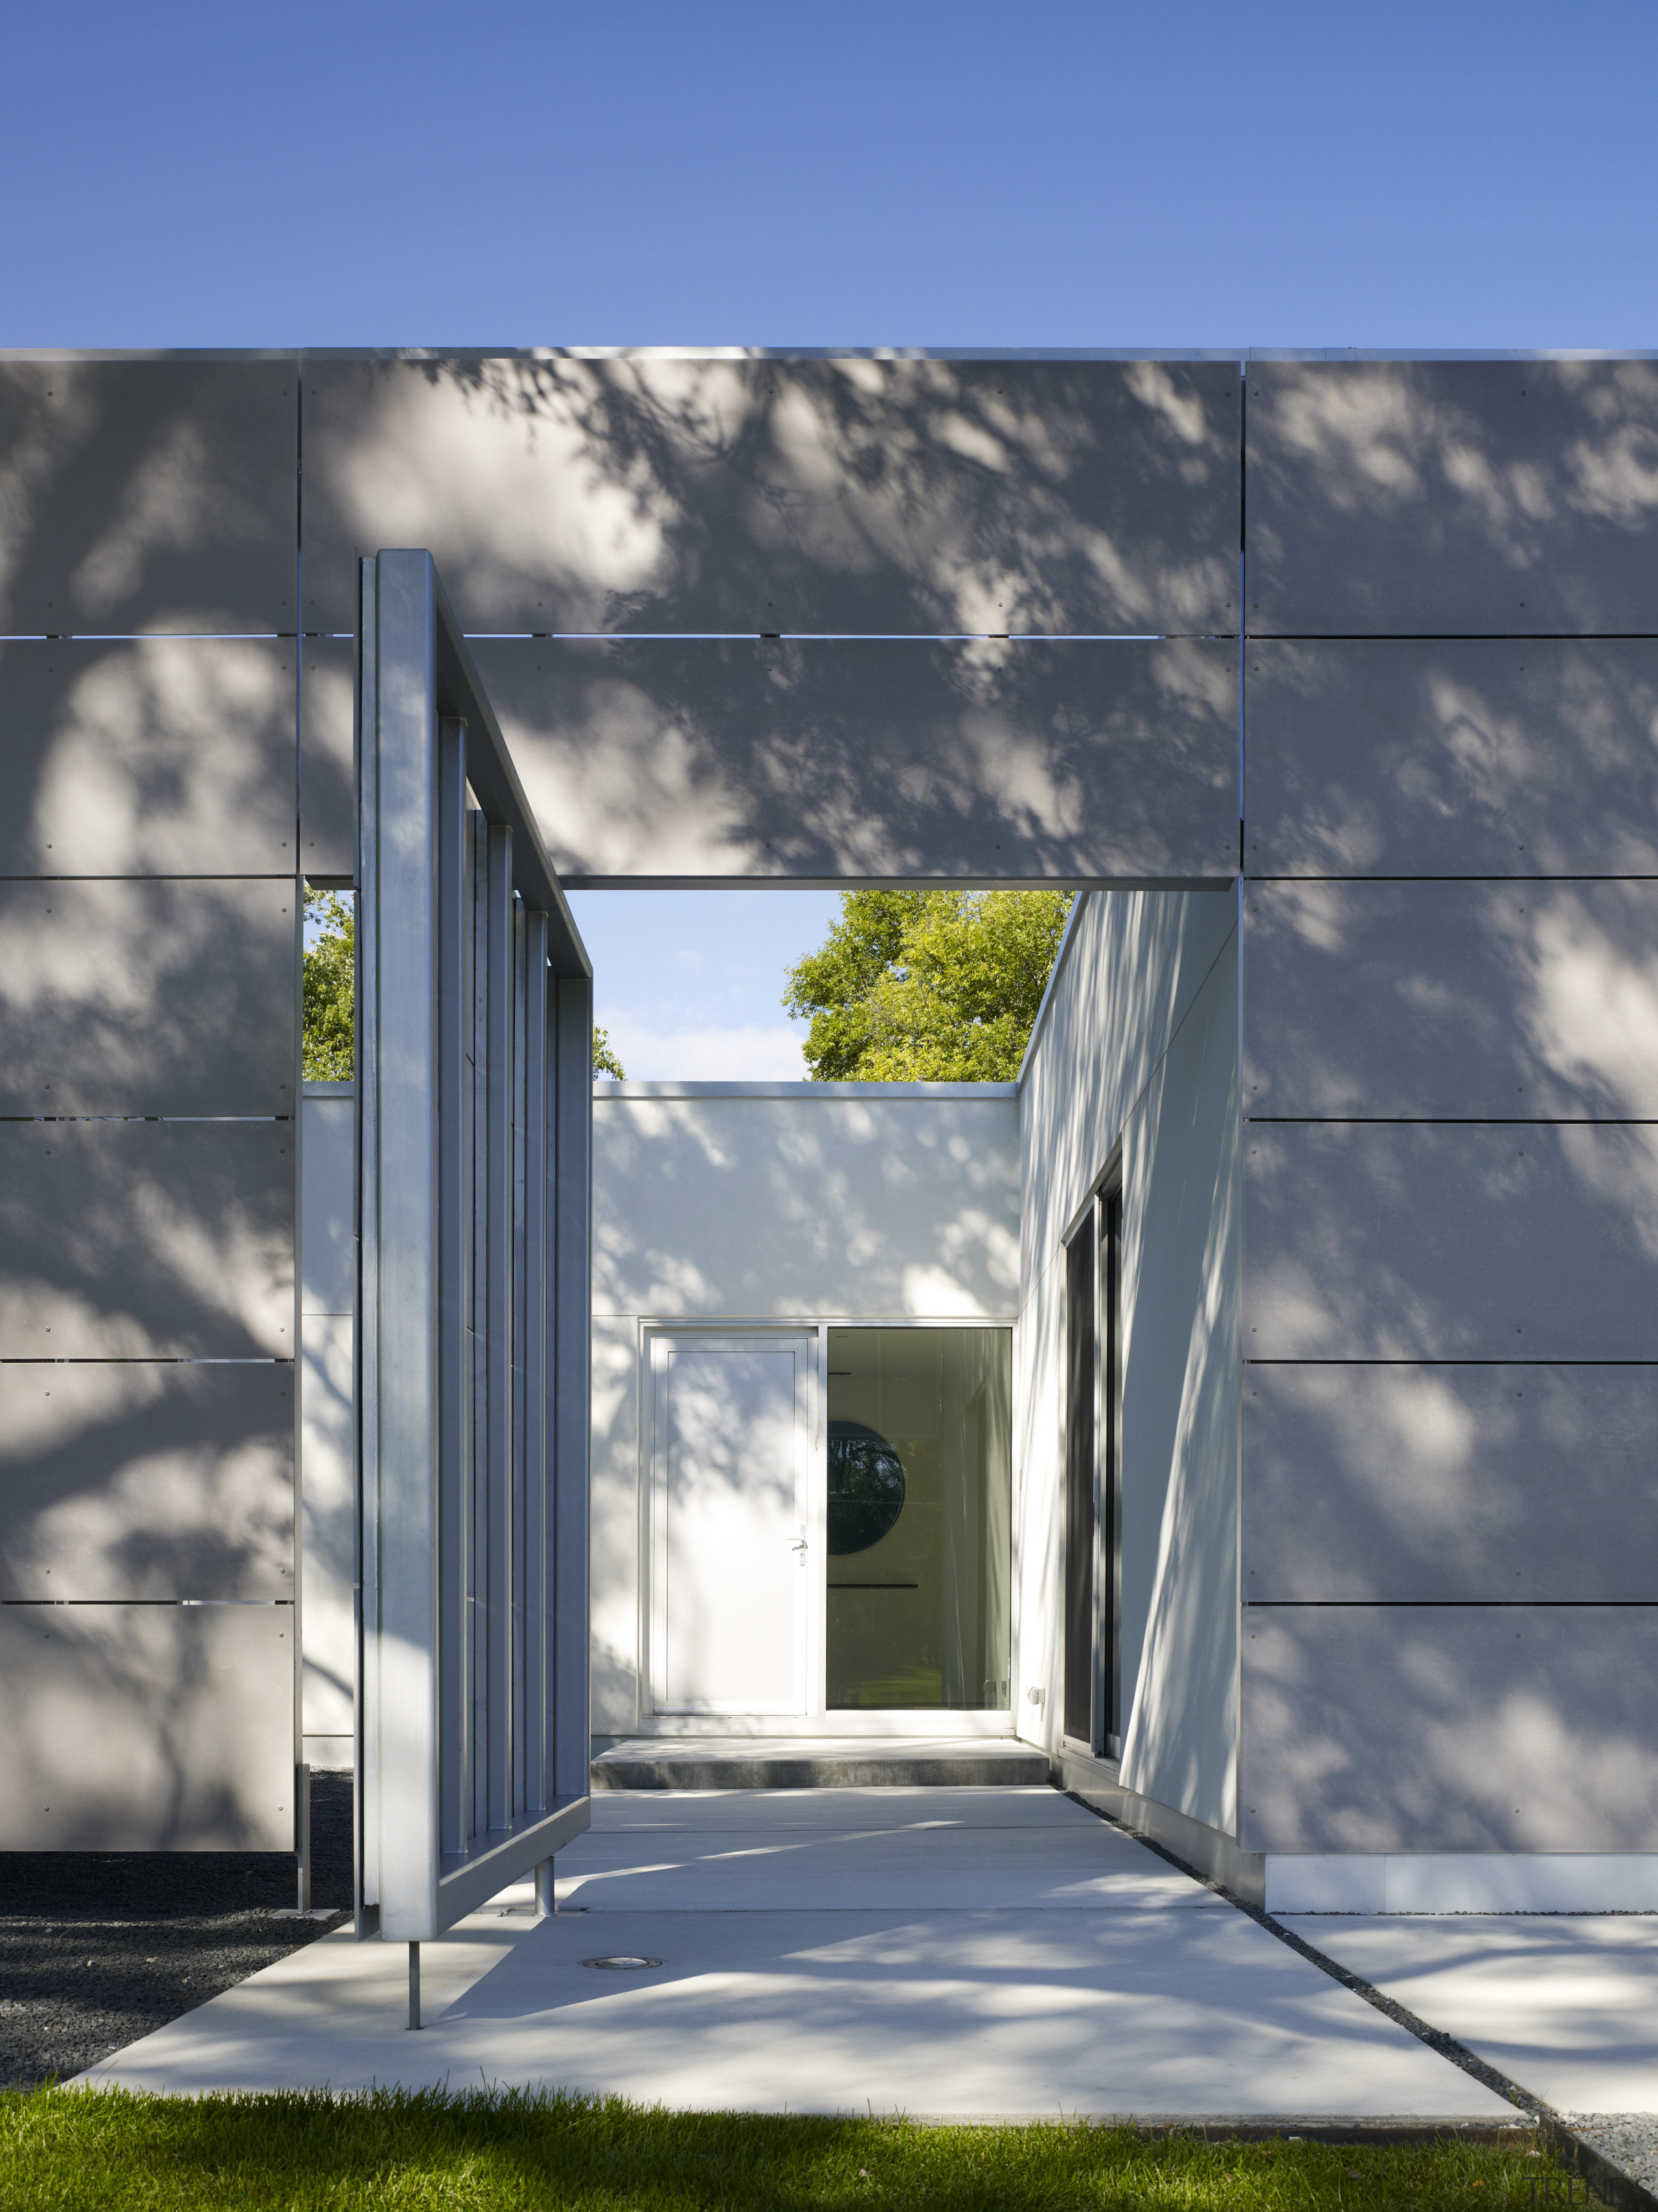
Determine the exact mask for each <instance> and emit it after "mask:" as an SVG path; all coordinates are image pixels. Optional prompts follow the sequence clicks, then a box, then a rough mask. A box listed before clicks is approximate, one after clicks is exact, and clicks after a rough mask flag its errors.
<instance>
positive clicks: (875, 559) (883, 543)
mask: <svg viewBox="0 0 1658 2212" xmlns="http://www.w3.org/2000/svg"><path fill="white" fill-rule="evenodd" d="M1238 431H1239V397H1238V380H1237V374H1236V370H1235V368H1233V367H1232V366H1231V365H1230V363H1227V362H1167V363H1158V362H1086V361H1072V362H1033V361H1005V362H983V361H980V362H968V361H865V360H853V359H842V360H745V359H742V358H738V357H734V356H726V357H724V358H720V359H709V358H701V359H698V358H693V357H689V356H672V355H668V354H650V355H642V354H641V355H635V356H631V357H629V356H612V357H610V358H609V359H604V360H578V359H574V358H573V357H571V356H566V355H561V354H556V353H544V354H540V355H534V356H532V355H528V354H522V355H501V356H428V357H425V358H414V359H409V360H404V361H387V360H380V361H349V360H337V359H330V358H327V357H325V356H317V357H315V358H313V359H307V363H306V371H305V468H306V475H305V530H304V548H303V552H304V574H305V581H304V607H305V622H304V626H305V628H306V629H335V630H337V629H349V628H350V627H351V624H352V609H353V605H354V599H353V591H354V574H353V568H352V563H353V561H354V559H355V556H356V555H357V554H359V553H366V552H371V551H373V550H374V549H375V548H376V547H377V546H381V545H425V546H429V547H430V549H431V550H432V552H433V554H434V556H435V557H436V560H437V563H438V567H439V569H440V572H441V574H442V575H443V577H444V580H445V582H446V586H447V587H448V590H449V592H450V594H451V596H452V599H453V600H454V604H455V607H456V611H457V612H458V613H459V617H460V619H461V622H462V623H463V625H464V626H465V628H466V629H469V630H535V631H539V632H550V631H598V630H623V629H626V630H634V631H640V632H649V631H670V630H677V631H682V632H689V633H707V632H723V631H731V630H735V631H747V632H755V631H791V630H799V631H808V632H812V633H817V634H823V633H834V634H837V635H864V634H868V633H877V634H882V633H884V634H888V635H891V634H898V635H937V634H940V633H945V634H953V633H956V632H960V631H968V632H973V633H979V632H992V633H997V634H1000V633H1005V632H1009V631H1014V632H1017V631H1021V630H1030V631H1038V632H1042V633H1045V634H1048V635H1067V634H1070V635H1097V634H1100V633H1108V634H1116V633H1121V632H1125V631H1127V632H1133V633H1137V634H1138V633H1142V632H1148V631H1150V632H1156V633H1163V632H1169V631H1174V632H1182V633H1188V634H1191V633H1194V634H1198V635H1205V634H1208V633H1212V632H1215V631H1231V630H1236V628H1237V619H1236V605H1237V588H1236V578H1237V560H1236V546H1237V531H1238V474H1237V450H1238Z"/></svg>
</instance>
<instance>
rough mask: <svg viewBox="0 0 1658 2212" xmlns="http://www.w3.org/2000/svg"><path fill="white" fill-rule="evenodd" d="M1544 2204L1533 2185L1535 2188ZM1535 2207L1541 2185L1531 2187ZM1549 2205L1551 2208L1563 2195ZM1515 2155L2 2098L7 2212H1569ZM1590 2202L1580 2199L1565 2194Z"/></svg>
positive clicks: (372, 2107)
mask: <svg viewBox="0 0 1658 2212" xmlns="http://www.w3.org/2000/svg"><path fill="white" fill-rule="evenodd" d="M1546 2177H1547V2178H1548V2179H1550V2180H1552V2182H1553V2184H1554V2187H1553V2189H1552V2190H1551V2189H1549V2188H1546V2187H1545V2186H1543V2184H1544V2182H1545V2178H1546ZM1533 2185H1537V2186H1535V2188H1534V2187H1533ZM1557 2192H1558V2194H1557ZM1565 2196H1566V2190H1565V2183H1564V2176H1563V2174H1562V2170H1561V2169H1560V2168H1559V2167H1558V2166H1556V2165H1555V2163H1554V2161H1553V2160H1552V2158H1550V2157H1548V2156H1546V2155H1545V2156H1543V2157H1535V2156H1528V2155H1527V2152H1526V2150H1525V2149H1524V2148H1518V2149H1515V2148H1486V2147H1482V2146H1480V2145H1478V2144H1473V2143H1467V2142H1435V2143H1425V2144H1398V2145H1388V2146H1385V2147H1380V2146H1378V2147H1368V2146H1366V2147H1359V2146H1354V2145H1351V2144H1333V2145H1332V2144H1323V2143H1298V2142H1266V2143H1225V2142H1217V2143H1206V2142H1201V2141H1199V2140H1197V2139H1195V2138H1193V2136H1164V2137H1158V2138H1157V2139H1155V2140H1153V2139H1149V2138H1147V2137H1146V2136H1141V2135H1139V2134H1137V2133H1136V2132H1135V2131H1134V2130H1133V2129H1131V2128H1119V2127H1074V2128H1073V2127H1062V2126H1057V2125H1054V2126H1040V2127H1020V2128H1006V2127H1003V2128H949V2127H942V2128H935V2127H928V2128H922V2127H914V2128H913V2127H907V2126H904V2125H902V2124H897V2123H895V2122H892V2121H889V2120H878V2121H877V2120H852V2119H846V2120H842V2119H817V2118H770V2117H766V2116H762V2115H756V2114H752V2113H733V2112H700V2113H697V2112H694V2113H685V2112H661V2111H652V2110H647V2109H646V2108H644V2107H641V2106H636V2105H630V2104H628V2103H626V2102H624V2101H623V2100H622V2099H620V2098H603V2099H599V2098H592V2099H587V2098H577V2097H564V2096H559V2095H556V2094H554V2095H548V2094H539V2095H534V2096H530V2095H524V2094H518V2093H513V2094H501V2095H485V2094H483V2093H477V2094H472V2095H459V2096H452V2097H444V2096H441V2095H438V2094H435V2093H421V2094H403V2093H398V2092H382V2093H376V2094H374V2095H370V2096H362V2097H349V2098H343V2099H332V2098H329V2097H325V2096H322V2095H319V2094H316V2093H298V2092H295V2093H293V2094H291V2095H279V2096H237V2097H230V2096H226V2097H203V2098H167V2097H143V2096H134V2095H131V2094H129V2093H126V2092H125V2091H117V2092H100V2093H91V2092H87V2091H82V2090H65V2089H50V2088H49V2089H39V2090H34V2091H31V2092H27V2093H21V2092H12V2093H0V2203H3V2204H5V2205H6V2206H8V2207H9V2206H14V2205H15V2206H17V2207H19V2208H27V2212H58V2208H59V2207H62V2208H65V2212H67V2209H68V2208H73V2212H89V2208H94V2207H97V2206H101V2205H110V2206H119V2207H121V2208H122V2212H143V2208H148V2207H150V2206H167V2207H169V2208H171V2207H173V2206H185V2207H193V2206H197V2205H200V2206H208V2205H211V2206H214V2207H222V2208H226V2212H232V2209H233V2208H234V2212H258V2208H263V2207H266V2206H270V2207H276V2206H282V2207H283V2208H288V2207H290V2206H292V2207H295V2208H299V2207H304V2208H307V2212H309V2208H311V2207H313V2206H314V2207H318V2208H321V2207H325V2206H326V2207H329V2208H334V2207H341V2208H343V2207H347V2206H349V2207H351V2208H353V2212H356V2208H358V2207H362V2208H364V2212H368V2208H374V2212H379V2209H380V2208H381V2207H385V2208H387V2212H390V2208H392V2207H394V2206H395V2207H398V2208H402V2207H404V2206H411V2207H412V2206H421V2207H424V2206H428V2205H431V2206H451V2205H453V2206H462V2207H466V2208H469V2212H470V2208H473V2207H476V2208H477V2212H495V2208H497V2207H501V2208H503V2212H504V2208H506V2207H508V2206H511V2207H514V2208H517V2207H519V2206H532V2205H533V2206H543V2205H546V2206H567V2205H568V2206H573V2207H574V2206H581V2207H589V2206H591V2207H593V2208H595V2212H597V2208H601V2207H603V2208H607V2212H608V2208H612V2207H615V2208H621V2207H629V2208H632V2207H635V2206H637V2207H639V2208H641V2212H645V2208H649V2212H682V2208H683V2212H691V2208H693V2207H696V2208H701V2207H704V2206H722V2207H723V2206H732V2207H740V2208H744V2212H747V2208H748V2207H750V2206H752V2207H755V2208H756V2212H820V2208H821V2212H841V2208H842V2207H847V2208H859V2212H865V2209H866V2208H871V2209H872V2208H879V2212H890V2208H893V2207H896V2206H901V2205H902V2206H906V2207H908V2206H917V2207H928V2208H932V2207H937V2208H938V2212H980V2208H984V2212H993V2208H995V2212H999V2208H1009V2212H1014V2208H1017V2212H1023V2208H1025V2207H1032V2208H1037V2207H1040V2208H1042V2212H1049V2208H1052V2212H1061V2208H1066V2212H1068V2208H1071V2207H1073V2206H1074V2207H1084V2206H1089V2207H1091V2206H1096V2205H1097V2206H1101V2207H1112V2208H1116V2207H1120V2206H1121V2207H1127V2206H1131V2205H1136V2206H1139V2205H1143V2206H1147V2207H1152V2206H1164V2205H1167V2206H1169V2207H1171V2208H1173V2207H1180V2208H1185V2207H1188V2206H1189V2207H1193V2208H1206V2207H1208V2206H1211V2205H1216V2206H1219V2205H1225V2206H1229V2207H1232V2206H1240V2207H1260V2208H1261V2212H1276V2208H1278V2207H1290V2206H1300V2205H1342V2206H1352V2207H1354V2208H1370V2207H1374V2208H1376V2212H1382V2208H1383V2207H1386V2208H1388V2212H1399V2208H1400V2207H1408V2208H1412V2212H1428V2208H1430V2207H1433V2206H1439V2205H1447V2206H1458V2207H1469V2208H1473V2207H1478V2208H1479V2212H1491V2208H1494V2207H1496V2206H1497V2205H1504V2206H1515V2207H1520V2206H1523V2207H1525V2208H1526V2212H1531V2207H1532V2204H1533V2201H1535V2202H1536V2203H1537V2204H1538V2205H1539V2206H1542V2205H1543V2204H1545V2203H1547V2202H1549V2201H1550V2200H1551V2199H1552V2200H1553V2201H1555V2202H1558V2203H1564V2201H1565ZM1571 2198H1572V2201H1573V2202H1574V2203H1582V2202H1583V2198H1584V2191H1583V2185H1582V2182H1581V2181H1580V2182H1577V2183H1576V2184H1575V2185H1574V2186H1573V2188H1572V2191H1571Z"/></svg>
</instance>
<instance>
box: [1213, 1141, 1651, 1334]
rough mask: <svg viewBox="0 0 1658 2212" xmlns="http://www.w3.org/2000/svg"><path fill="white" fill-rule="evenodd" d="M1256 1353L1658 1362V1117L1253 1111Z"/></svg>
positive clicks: (1249, 1205)
mask: <svg viewBox="0 0 1658 2212" xmlns="http://www.w3.org/2000/svg"><path fill="white" fill-rule="evenodd" d="M1244 1216H1245V1237H1244V1250H1245V1261H1244V1266H1245V1271H1246V1274H1245V1298H1244V1308H1245V1333H1244V1350H1245V1353H1246V1356H1248V1357H1249V1358H1255V1359H1405V1360H1409V1359H1476V1360H1484V1359H1521V1360H1526V1359H1535V1360H1555V1359H1590V1360H1594V1359H1653V1358H1658V1127H1655V1126H1654V1125H1652V1124H1650V1123H1647V1124H1639V1125H1631V1124H1618V1123H1606V1122H1601V1123H1599V1124H1584V1123H1581V1122H1578V1123H1574V1122H1555V1123H1551V1124H1545V1125H1543V1126H1541V1127H1538V1126H1532V1127H1526V1126H1523V1125H1517V1126H1513V1127H1497V1126H1493V1125H1491V1124H1489V1123H1464V1124H1461V1125H1456V1124H1446V1123H1424V1122H1408V1121H1405V1122H1370V1123H1363V1122H1342V1121H1327V1122H1320V1123H1278V1124H1273V1123H1267V1122H1260V1121H1255V1122H1251V1123H1250V1124H1249V1125H1248V1128H1247V1130H1246V1132H1245V1139H1244Z"/></svg>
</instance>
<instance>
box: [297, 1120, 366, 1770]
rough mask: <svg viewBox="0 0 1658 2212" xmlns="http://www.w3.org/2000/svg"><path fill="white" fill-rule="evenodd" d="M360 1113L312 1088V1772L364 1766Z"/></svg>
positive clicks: (306, 1700)
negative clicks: (359, 1610)
mask: <svg viewBox="0 0 1658 2212" xmlns="http://www.w3.org/2000/svg"><path fill="white" fill-rule="evenodd" d="M356 1114H357V1104H356V1097H355V1089H354V1086H353V1085H351V1084H349V1083H330V1084H314V1083H307V1085H306V1086H305V1098H304V1103H303V1104H302V1106H301V1164H300V1355H301V1364H300V1406H301V1425H300V1468H299V1476H300V1480H299V1492H300V1527H299V1553H300V1562H301V1567H300V1596H301V1605H300V1639H301V1684H300V1697H301V1723H300V1728H301V1740H302V1742H303V1745H304V1750H305V1758H306V1760H307V1764H308V1765H312V1766H322V1767H334V1768H339V1767H349V1766H351V1765H353V1764H354V1761H355V1750H356V1744H355V1729H356V1644H357V1638H356V1601H355V1583H356V1575H357V1565H356V1550H357V1480H356V1474H357V1423H356V1387H355V1386H356V1373H355V1364H356V1363H355V1322H356V1294H357V1269H356Z"/></svg>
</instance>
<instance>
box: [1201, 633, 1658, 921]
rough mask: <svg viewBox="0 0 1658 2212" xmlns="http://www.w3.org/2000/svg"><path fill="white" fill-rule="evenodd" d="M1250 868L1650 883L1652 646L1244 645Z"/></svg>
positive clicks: (1655, 830)
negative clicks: (1622, 878) (1621, 879)
mask: <svg viewBox="0 0 1658 2212" xmlns="http://www.w3.org/2000/svg"><path fill="white" fill-rule="evenodd" d="M1244 709H1245V711H1244V732H1245V750H1246V759H1247V762H1248V809H1247V813H1248V824H1247V831H1246V846H1245V853H1244V859H1245V863H1246V866H1247V868H1248V873H1249V874H1250V875H1251V876H1264V877H1274V876H1315V877H1339V878H1353V877H1364V876H1397V877H1413V876H1453V877H1455V876H1469V877H1486V876H1519V877H1532V876H1642V875H1652V874H1654V873H1658V815H1655V811H1654V803H1653V802H1654V793H1655V790H1658V638H1644V637H1642V638H1594V639H1570V638H1524V639H1518V638H1507V639H1505V638H1303V639H1300V640H1297V641H1293V642H1291V641H1287V640H1266V639H1259V638H1252V639H1251V640H1250V641H1249V642H1248V647H1247V648H1246V651H1245V655H1244Z"/></svg>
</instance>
